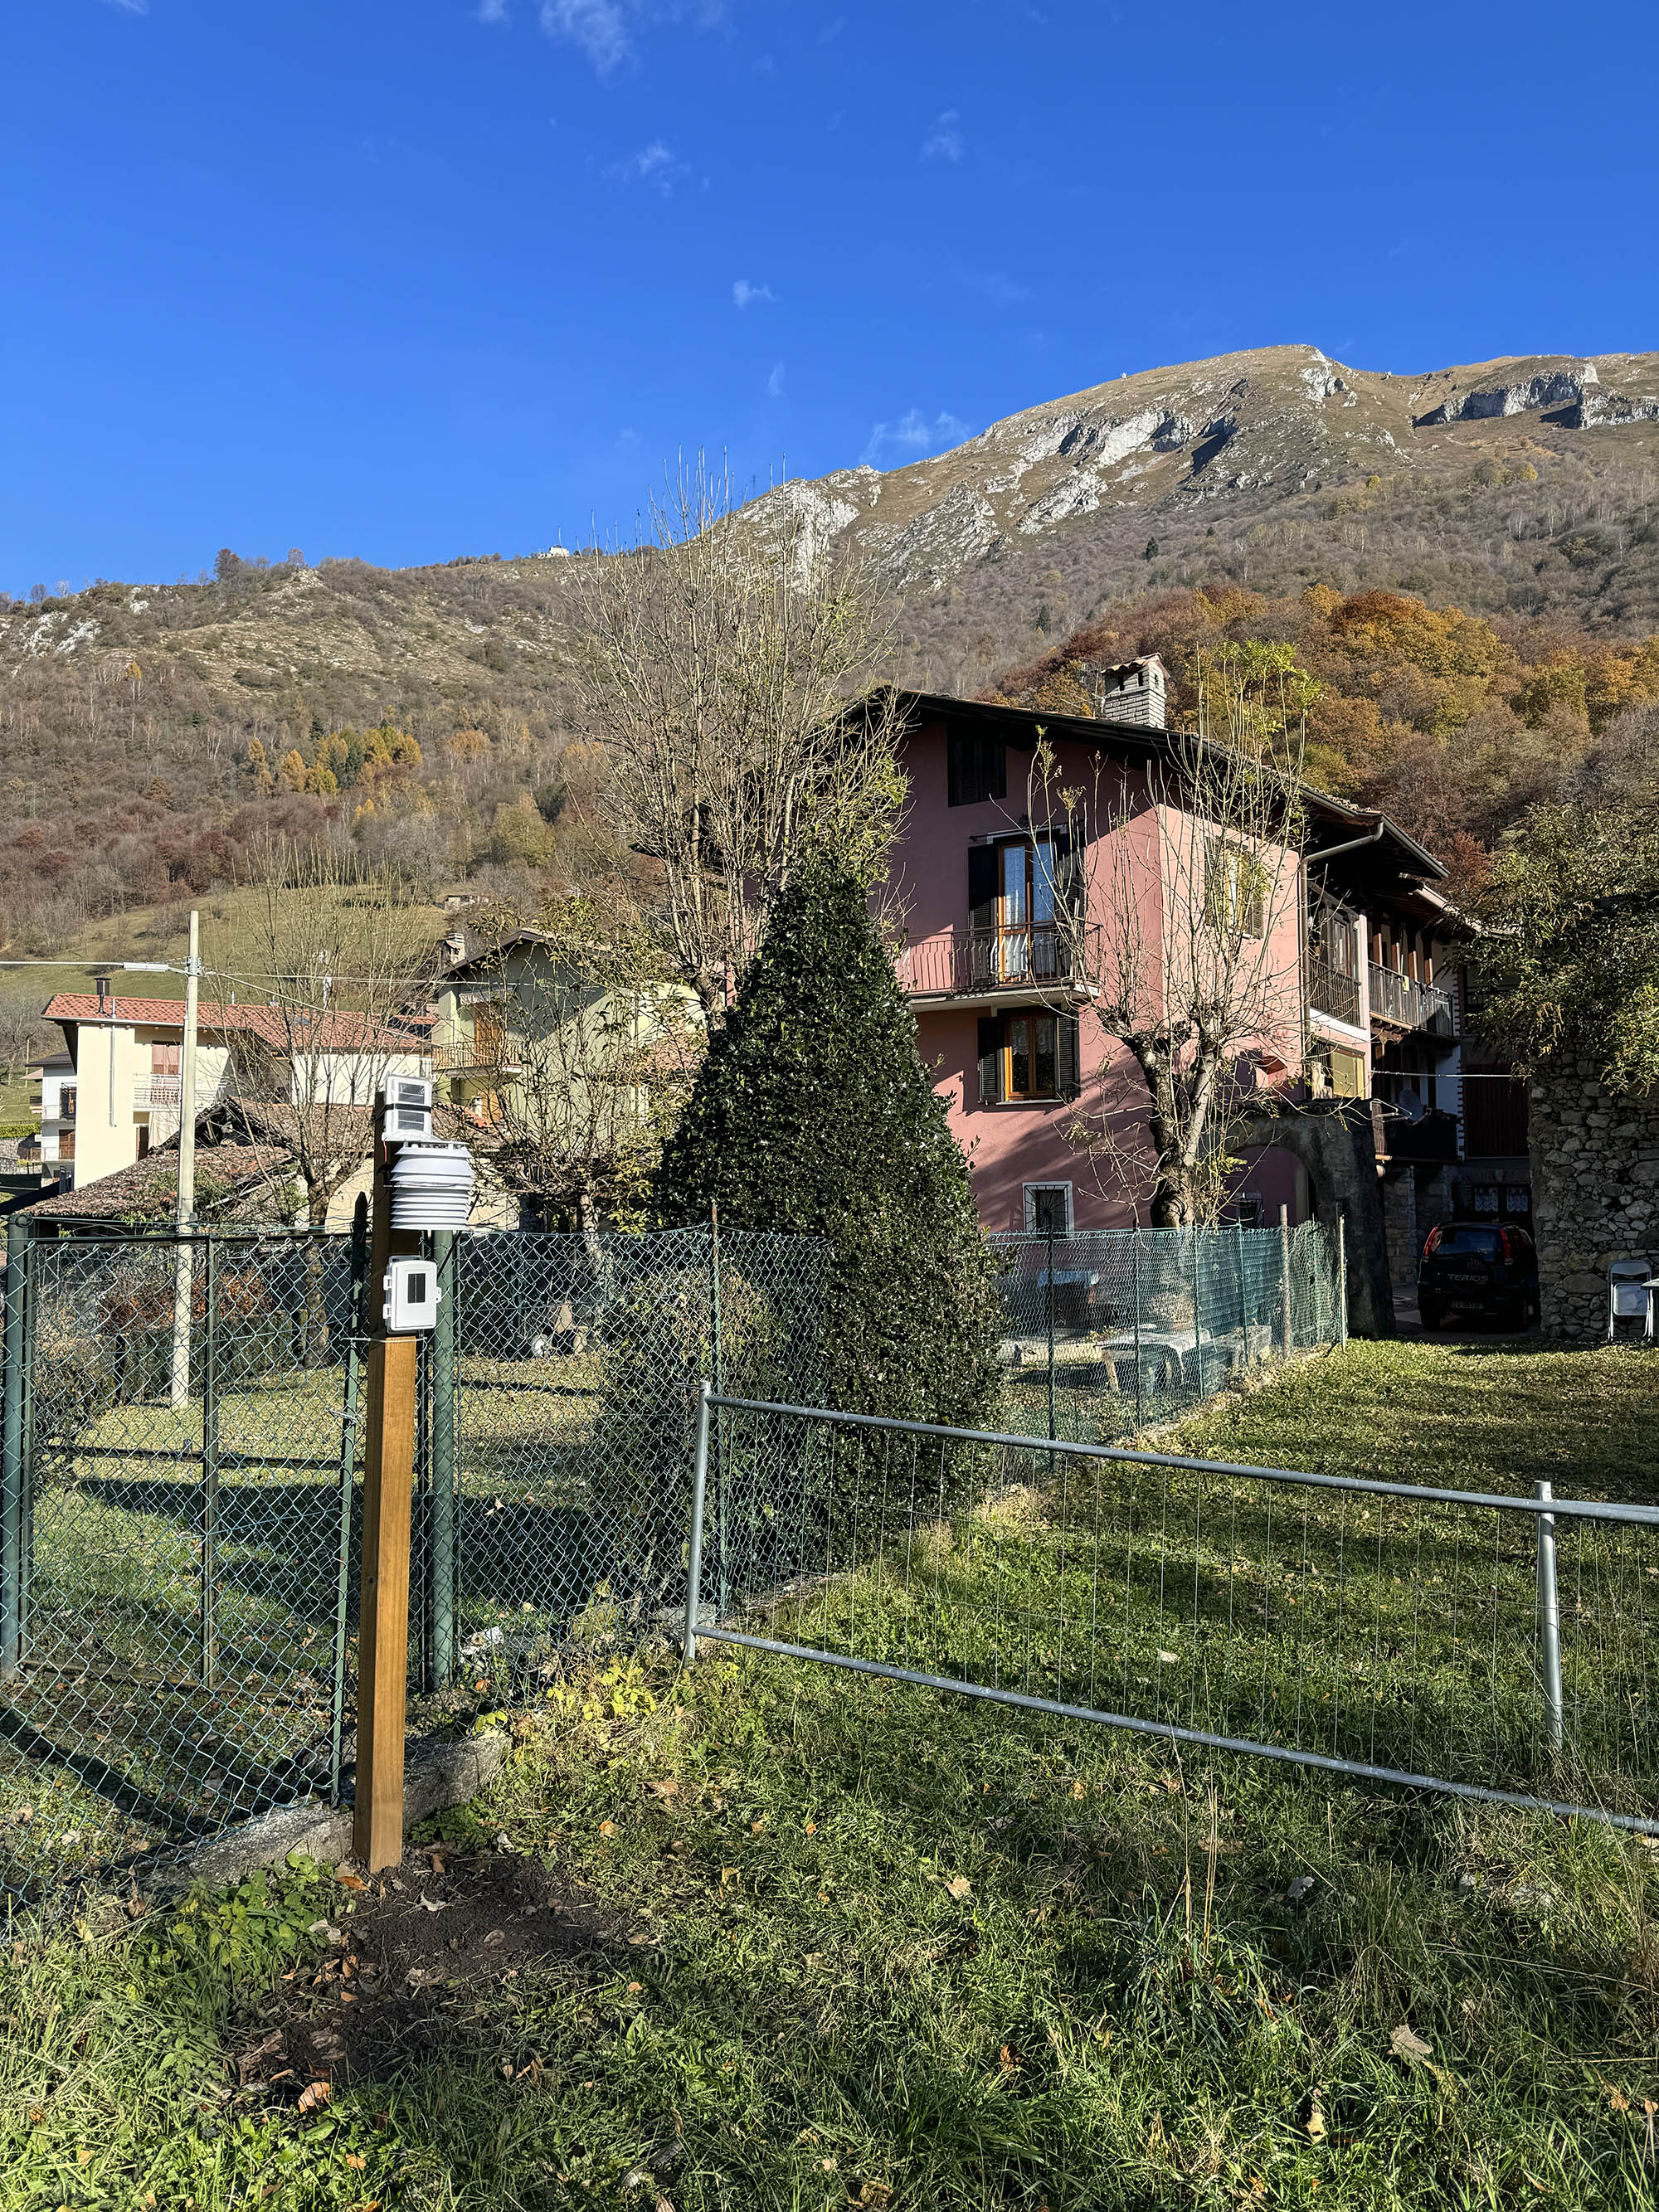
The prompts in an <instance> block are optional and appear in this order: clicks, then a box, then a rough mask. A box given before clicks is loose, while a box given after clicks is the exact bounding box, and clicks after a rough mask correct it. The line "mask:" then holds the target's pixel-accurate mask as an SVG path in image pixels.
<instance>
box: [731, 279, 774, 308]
mask: <svg viewBox="0 0 1659 2212" xmlns="http://www.w3.org/2000/svg"><path fill="white" fill-rule="evenodd" d="M771 297H772V287H771V286H770V285H769V284H751V283H750V281H749V279H748V278H747V277H746V276H739V277H738V281H737V283H735V284H734V285H733V286H732V302H733V304H734V305H735V306H737V307H751V306H752V305H753V304H754V302H755V301H757V300H769V299H770V298H771Z"/></svg>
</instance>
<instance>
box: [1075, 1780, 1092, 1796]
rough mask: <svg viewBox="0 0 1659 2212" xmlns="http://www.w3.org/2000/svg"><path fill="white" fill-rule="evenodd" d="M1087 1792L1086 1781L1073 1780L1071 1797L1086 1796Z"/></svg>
mask: <svg viewBox="0 0 1659 2212" xmlns="http://www.w3.org/2000/svg"><path fill="white" fill-rule="evenodd" d="M1088 1794H1089V1785H1088V1784H1087V1783H1086V1782H1074V1783H1073V1784H1072V1795H1073V1797H1086V1796H1088Z"/></svg>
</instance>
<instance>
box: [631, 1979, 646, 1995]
mask: <svg viewBox="0 0 1659 2212" xmlns="http://www.w3.org/2000/svg"><path fill="white" fill-rule="evenodd" d="M644 1987H645V1984H644V1983H643V1982H630V1983H629V1984H628V1994H629V1996H630V1997H636V1996H638V1995H639V1994H640V1991H641V1990H642V1989H643V1988H644Z"/></svg>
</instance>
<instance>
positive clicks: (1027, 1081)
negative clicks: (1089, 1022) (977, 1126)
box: [979, 1007, 1080, 1106]
mask: <svg viewBox="0 0 1659 2212" xmlns="http://www.w3.org/2000/svg"><path fill="white" fill-rule="evenodd" d="M1078 1053H1079V1038H1078V1020H1077V1016H1076V1015H1075V1014H1049V1013H1044V1012H1042V1009H1041V1007H1032V1008H1030V1010H1028V1011H1024V1012H1018V1013H1006V1014H985V1015H982V1016H981V1019H980V1024H979V1103H980V1104H981V1106H1012V1105H1019V1104H1024V1103H1036V1102H1038V1101H1041V1100H1044V1099H1057V1098H1075V1097H1077V1095H1078V1091H1079V1088H1080V1085H1079V1066H1078Z"/></svg>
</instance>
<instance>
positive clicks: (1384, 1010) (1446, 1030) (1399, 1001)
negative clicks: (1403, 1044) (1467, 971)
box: [1370, 960, 1457, 1042]
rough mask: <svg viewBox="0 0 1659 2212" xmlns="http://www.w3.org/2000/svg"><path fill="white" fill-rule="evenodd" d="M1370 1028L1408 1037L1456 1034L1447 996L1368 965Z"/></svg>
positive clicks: (1435, 986)
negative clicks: (1397, 1032)
mask: <svg viewBox="0 0 1659 2212" xmlns="http://www.w3.org/2000/svg"><path fill="white" fill-rule="evenodd" d="M1370 990H1371V1026H1372V1027H1373V1028H1374V1029H1376V1028H1381V1029H1390V1030H1401V1032H1402V1033H1404V1034H1406V1035H1407V1036H1410V1035H1417V1034H1421V1035H1423V1036H1435V1037H1444V1038H1445V1039H1446V1040H1447V1042H1450V1041H1451V1039H1452V1038H1453V1037H1455V1036H1456V1034H1457V1024H1456V1022H1455V1018H1454V1017H1453V1013H1452V1002H1451V997H1450V994H1449V993H1448V992H1445V991H1443V990H1442V989H1441V988H1440V987H1439V985H1438V984H1437V983H1419V981H1417V979H1416V977H1415V976H1413V975H1401V974H1400V973H1399V972H1398V970H1397V969H1393V968H1379V967H1378V966H1377V964H1376V961H1374V960H1373V961H1372V962H1371V963H1370Z"/></svg>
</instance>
